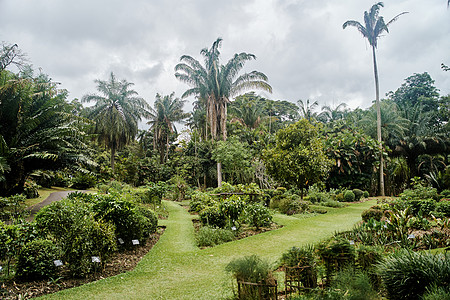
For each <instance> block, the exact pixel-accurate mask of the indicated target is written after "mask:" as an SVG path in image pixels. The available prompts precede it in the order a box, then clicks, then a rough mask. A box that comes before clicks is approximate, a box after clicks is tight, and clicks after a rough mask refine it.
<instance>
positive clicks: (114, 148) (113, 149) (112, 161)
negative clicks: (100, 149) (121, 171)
mask: <svg viewBox="0 0 450 300" xmlns="http://www.w3.org/2000/svg"><path fill="white" fill-rule="evenodd" d="M114 156H116V147H115V146H114V145H113V146H112V147H111V169H112V171H113V173H114Z"/></svg>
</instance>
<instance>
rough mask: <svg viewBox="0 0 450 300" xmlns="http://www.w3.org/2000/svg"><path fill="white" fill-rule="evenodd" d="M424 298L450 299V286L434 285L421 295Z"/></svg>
mask: <svg viewBox="0 0 450 300" xmlns="http://www.w3.org/2000/svg"><path fill="white" fill-rule="evenodd" d="M421 299H422V300H450V288H449V287H447V288H445V287H432V288H429V289H427V292H426V293H425V294H424V295H423V296H422V297H421Z"/></svg>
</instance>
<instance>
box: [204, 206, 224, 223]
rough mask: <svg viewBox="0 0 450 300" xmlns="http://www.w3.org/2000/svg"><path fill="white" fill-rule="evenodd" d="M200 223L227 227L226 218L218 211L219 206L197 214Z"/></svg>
mask: <svg viewBox="0 0 450 300" xmlns="http://www.w3.org/2000/svg"><path fill="white" fill-rule="evenodd" d="M199 217H200V222H202V224H203V225H207V226H211V227H218V228H224V227H225V226H226V225H227V217H226V216H225V215H224V213H223V212H222V211H221V210H220V208H219V205H214V206H210V207H207V208H205V209H203V210H202V211H201V212H200V213H199Z"/></svg>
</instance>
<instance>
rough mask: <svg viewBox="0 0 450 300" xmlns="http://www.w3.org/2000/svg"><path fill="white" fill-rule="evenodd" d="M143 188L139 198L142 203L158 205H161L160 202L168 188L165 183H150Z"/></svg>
mask: <svg viewBox="0 0 450 300" xmlns="http://www.w3.org/2000/svg"><path fill="white" fill-rule="evenodd" d="M144 188H145V193H144V195H143V197H142V198H141V199H142V203H147V204H154V205H158V204H161V200H162V198H163V196H164V194H165V193H166V192H167V191H168V189H169V186H168V184H167V183H165V182H162V181H159V182H158V183H154V182H150V183H148V184H147V185H146V186H145V187H144Z"/></svg>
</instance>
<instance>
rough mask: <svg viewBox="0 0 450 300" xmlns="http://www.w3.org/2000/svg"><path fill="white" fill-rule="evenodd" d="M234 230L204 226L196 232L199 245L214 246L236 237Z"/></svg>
mask: <svg viewBox="0 0 450 300" xmlns="http://www.w3.org/2000/svg"><path fill="white" fill-rule="evenodd" d="M234 237H235V235H234V233H233V231H231V230H228V229H222V228H211V227H209V226H202V227H200V229H199V230H198V232H197V233H196V234H195V240H196V242H197V246H199V247H214V246H216V245H220V244H223V243H226V242H230V241H232V240H233V239H234Z"/></svg>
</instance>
